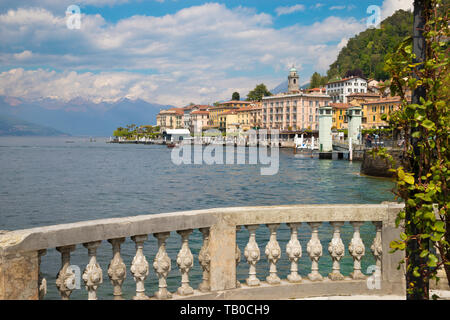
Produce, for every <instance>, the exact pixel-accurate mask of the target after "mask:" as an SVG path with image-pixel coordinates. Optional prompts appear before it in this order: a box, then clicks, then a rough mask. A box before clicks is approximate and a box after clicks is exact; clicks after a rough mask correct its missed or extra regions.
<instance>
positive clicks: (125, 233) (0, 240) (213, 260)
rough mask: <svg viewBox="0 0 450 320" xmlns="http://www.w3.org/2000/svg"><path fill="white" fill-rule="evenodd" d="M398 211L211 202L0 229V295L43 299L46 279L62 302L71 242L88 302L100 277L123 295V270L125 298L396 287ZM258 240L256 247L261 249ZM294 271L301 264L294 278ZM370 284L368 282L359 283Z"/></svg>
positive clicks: (377, 291) (68, 282) (68, 287)
mask: <svg viewBox="0 0 450 320" xmlns="http://www.w3.org/2000/svg"><path fill="white" fill-rule="evenodd" d="M401 208H402V205H401V204H396V203H382V204H367V205H288V206H272V207H242V208H220V209H208V210H196V211H187V212H176V213H165V214H153V215H141V216H134V217H126V218H114V219H102V220H93V221H85V222H77V223H70V224H62V225H54V226H48V227H38V228H32V229H25V230H16V231H9V232H4V233H3V234H2V233H0V299H43V298H44V297H45V293H46V291H47V286H50V285H52V286H55V285H56V288H57V290H58V292H59V295H60V296H61V298H62V299H65V300H66V299H69V297H70V296H71V293H72V291H73V283H74V282H75V280H76V279H75V273H74V272H73V270H72V269H71V268H70V265H71V253H72V252H74V250H75V249H76V247H77V246H78V245H80V244H82V246H83V247H84V249H83V250H86V260H85V261H86V267H85V270H84V272H83V274H82V279H83V281H84V284H85V289H86V295H85V296H86V297H87V298H88V299H97V296H98V294H99V290H98V288H99V287H101V286H102V284H103V282H104V278H106V275H107V276H108V277H109V279H110V281H111V284H112V288H113V289H112V291H113V292H112V295H113V297H114V298H115V299H122V298H123V293H122V286H123V284H124V282H125V280H127V279H126V274H127V269H128V268H129V270H130V271H131V274H132V276H133V279H134V283H135V290H134V299H288V298H302V297H310V296H325V295H352V294H373V295H384V294H386V295H388V294H404V287H405V286H404V277H403V273H402V271H399V270H397V264H398V261H399V260H400V259H402V253H400V252H397V253H395V254H390V253H388V252H389V243H390V241H391V240H393V239H396V238H398V235H399V230H398V229H397V228H396V227H395V222H394V221H395V217H396V216H397V213H398V211H399V210H400V209H401ZM367 222H370V223H372V224H373V225H374V227H375V231H374V234H373V239H372V240H371V242H370V243H364V242H363V240H362V236H361V230H360V228H361V226H362V225H363V224H365V223H367ZM327 223H329V225H330V226H331V228H330V229H329V231H330V234H328V235H324V234H322V233H321V232H323V231H321V232H319V227H320V226H321V225H322V224H327ZM281 224H286V226H287V227H288V229H287V230H285V232H286V233H285V235H289V234H290V236H289V241H288V242H287V243H286V244H285V245H284V244H283V246H281V245H280V243H281V242H285V241H287V239H284V240H281V239H280V237H279V236H278V229H279V227H280V225H281ZM302 224H303V226H306V225H307V226H308V229H310V230H311V233H310V237H309V236H308V237H309V238H307V239H305V238H304V235H303V236H302V237H300V236H299V232H298V229H299V228H300V227H301V225H302ZM344 224H345V225H348V227H349V226H351V228H352V232H351V234H352V237H351V241H350V242H349V243H348V244H347V249H348V253H349V256H351V259H353V267H352V271H351V272H350V273H349V274H344V272H343V271H342V270H341V265H340V264H341V260H342V259H343V257H344V256H346V250H345V249H346V244H344V242H343V241H342V237H341V228H342V227H343V226H344ZM262 225H264V227H263V226H262ZM283 227H284V226H283ZM348 227H347V228H348ZM265 228H267V229H268V230H267V231H268V232H267V233H266V237H264V238H263V239H264V240H263V242H264V243H261V241H262V240H261V234H258V231H260V230H261V231H264V229H265ZM284 228H285V227H284ZM196 229H197V230H199V231H200V232H201V235H202V240H201V248H200V250H199V251H197V252H194V253H193V252H192V251H191V244H190V236H191V234H192V232H193V230H196ZM244 229H246V230H247V231H248V238H247V239H248V240H246V241H245V242H246V243H247V244H246V246H245V248H244V250H243V252H242V251H241V249H240V248H239V246H238V242H237V240H236V239H237V232H238V231H239V230H244ZM288 230H289V231H288ZM172 232H176V233H172ZM151 235H152V236H153V237H154V238H155V240H156V241H157V245H156V248H157V250H156V252H151V253H150V252H149V248H150V247H151V246H150V245H149V244H148V243H149V242H150V240H151V237H150V236H151ZM238 235H239V236H242V235H243V234H238ZM324 236H326V237H328V239H330V241H329V243H323V240H322V241H321V240H320V238H322V239H323V238H324ZM173 237H175V239H179V242H178V248H179V250H178V252H177V255H176V257H174V256H172V257H170V256H169V253H170V252H171V251H170V252H169V251H168V249H167V242H168V239H169V241H170V240H172V241H173V240H174V238H173ZM126 238H131V240H132V241H133V242H134V244H135V251H134V257H133V259H132V261H124V260H126V259H124V258H123V257H122V255H121V245H122V244H123V242H124V241H125V239H126ZM241 238H242V237H241ZM286 238H287V236H286ZM306 240H308V241H307V242H306ZM258 241H259V242H260V243H258ZM279 241H280V242H279ZM366 242H367V241H366ZM262 244H265V247H264V251H262V252H261V250H260V246H261V245H262ZM323 245H328V247H327V249H328V250H327V251H328V253H329V257H327V258H331V261H332V271H331V272H330V273H329V274H328V275H324V274H323V268H324V267H323V265H322V264H321V263H320V262H321V258H322V256H323V255H325V252H326V250H325V248H324V247H323ZM101 246H107V247H108V246H110V249H109V250H111V253H110V254H111V256H112V258H111V260H110V264H109V266H108V268H107V269H104V267H105V265H102V266H101V265H100V264H99V262H98V261H99V259H98V256H97V255H98V253H97V249H98V248H99V247H101ZM144 247H146V250H145V251H144ZM53 248H56V250H57V251H58V252H59V253H60V258H61V266H60V269H59V272H58V274H57V276H56V277H55V278H53V279H44V278H43V277H42V275H41V272H40V271H41V270H40V268H41V259H44V258H45V254H46V250H47V249H53ZM305 249H306V250H305ZM369 251H371V254H372V255H373V258H374V261H375V263H374V264H375V266H376V267H375V268H374V270H373V271H375V273H374V275H369V276H371V277H372V278H373V281H372V282H370V281H368V278H367V277H368V275H367V274H364V270H362V267H361V260H362V258H363V257H364V256H365V255H368V254H370V253H369ZM242 253H243V255H244V257H245V260H246V262H247V263H248V265H249V266H248V272H247V276H246V279H245V281H243V282H242V283H240V282H239V281H238V279H237V267H238V265H239V264H240V263H241V258H242ZM108 255H109V254H108ZM262 255H265V259H267V262H268V265H269V267H268V275H267V277H266V278H265V279H261V276H260V277H258V276H257V275H258V274H257V268H258V270H261V268H264V266H263V265H261V263H260V260H262V257H261V256H262ZM305 255H307V256H308V257H309V259H310V260H311V262H310V265H309V266H308V267H307V269H308V271H307V272H309V273H308V274H307V275H305V272H304V271H306V270H304V269H302V270H299V259H300V258H301V257H302V256H305ZM347 257H348V256H347ZM173 259H174V260H175V261H176V265H177V267H178V270H179V275H180V277H179V278H178V289H177V290H176V291H174V290H172V292H170V291H169V289H168V285H167V279H168V276H169V275H170V274H171V273H172V275H173V273H174V271H173V270H172V269H173V267H174V266H172V260H173ZM149 260H151V262H152V264H151V265H149ZM196 261H198V263H199V265H200V266H201V268H202V281H201V283H200V284H199V285H198V286H196V287H195V288H194V287H193V286H192V283H191V282H190V272H191V270H192V268H193V265H194V264H196V263H197V262H196ZM280 263H283V264H284V265H286V264H288V266H289V267H288V268H289V272H288V274H287V276H283V275H281V274H280V272H279V271H278V269H277V266H279V265H280ZM151 267H153V272H152V273H154V274H155V275H156V276H157V277H158V279H159V280H158V284H157V285H156V284H155V287H149V284H148V281H147V282H146V279H147V278H148V277H149V273H150V269H151ZM241 267H242V265H241ZM303 268H304V267H303ZM321 270H322V274H321V273H320V271H321ZM266 271H267V270H266ZM299 271H302V273H303V275H304V276H303V277H302V276H300V273H299ZM369 280H370V279H369ZM128 281H132V280H131V279H128ZM377 281H378V285H375V287H374V286H370V285H368V284H370V283H376V282H377ZM151 292H154V293H151Z"/></svg>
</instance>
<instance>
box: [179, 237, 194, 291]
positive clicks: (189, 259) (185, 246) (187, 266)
mask: <svg viewBox="0 0 450 320" xmlns="http://www.w3.org/2000/svg"><path fill="white" fill-rule="evenodd" d="M192 231H193V230H192V229H188V230H181V231H177V233H178V234H179V235H180V236H181V241H182V244H181V249H180V252H178V255H177V265H178V268H180V271H181V287H179V288H178V290H177V293H178V294H179V295H181V296H187V295H190V294H193V293H194V289H192V287H191V286H190V285H189V271H190V270H191V268H192V266H193V265H194V257H193V256H192V252H191V250H190V249H189V235H190V234H191V233H192Z"/></svg>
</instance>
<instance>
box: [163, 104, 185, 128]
mask: <svg viewBox="0 0 450 320" xmlns="http://www.w3.org/2000/svg"><path fill="white" fill-rule="evenodd" d="M183 116H184V110H183V108H171V109H168V110H161V111H160V112H159V114H158V115H157V116H156V125H157V126H159V127H160V131H161V132H163V131H164V130H167V129H182V128H183V127H184V121H183Z"/></svg>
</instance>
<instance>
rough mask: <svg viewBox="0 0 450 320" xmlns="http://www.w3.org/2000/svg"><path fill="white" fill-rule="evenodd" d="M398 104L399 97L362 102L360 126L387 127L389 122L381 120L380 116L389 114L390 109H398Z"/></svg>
mask: <svg viewBox="0 0 450 320" xmlns="http://www.w3.org/2000/svg"><path fill="white" fill-rule="evenodd" d="M400 106H401V99H400V97H389V98H383V99H378V100H374V101H369V102H365V103H363V104H362V107H363V116H362V126H363V127H364V129H378V128H384V127H388V126H389V124H388V123H387V122H385V121H383V120H381V116H382V115H383V114H387V115H389V114H390V113H391V112H392V111H395V110H398V109H399V108H400Z"/></svg>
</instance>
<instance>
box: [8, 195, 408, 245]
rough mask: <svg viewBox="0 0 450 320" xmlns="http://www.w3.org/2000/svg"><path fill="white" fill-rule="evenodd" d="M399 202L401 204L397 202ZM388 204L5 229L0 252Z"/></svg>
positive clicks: (372, 212) (355, 214)
mask: <svg viewBox="0 0 450 320" xmlns="http://www.w3.org/2000/svg"><path fill="white" fill-rule="evenodd" d="M399 206H400V207H401V204H399ZM387 207H388V204H334V205H329V204H325V205H321V204H317V205H280V206H260V207H229V208H215V209H203V210H193V211H181V212H172V213H160V214H148V215H139V216H132V217H125V218H109V219H97V220H88V221H82V222H74V223H67V224H58V225H52V226H46V227H36V228H30V229H21V230H14V231H9V232H7V233H6V234H3V235H2V234H0V254H1V253H2V252H4V253H8V254H9V253H14V252H21V251H34V250H41V249H48V248H55V247H60V246H66V245H71V244H80V243H87V242H92V241H99V240H106V239H112V238H121V237H131V236H134V235H139V234H151V233H158V232H170V231H176V230H186V229H199V228H207V227H210V226H212V225H213V224H215V223H216V222H217V221H218V219H219V218H220V217H222V218H223V217H224V216H226V217H227V219H228V220H229V222H230V223H232V224H234V225H236V226H242V225H249V224H268V223H293V222H332V221H386V220H387V219H388V215H387V211H386V208H387Z"/></svg>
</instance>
